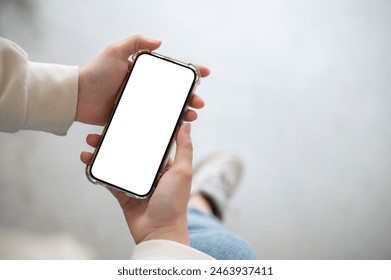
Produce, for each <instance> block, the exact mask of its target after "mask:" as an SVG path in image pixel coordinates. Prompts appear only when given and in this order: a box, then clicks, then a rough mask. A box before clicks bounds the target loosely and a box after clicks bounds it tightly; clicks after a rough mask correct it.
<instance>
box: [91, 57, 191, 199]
mask: <svg viewBox="0 0 391 280" xmlns="http://www.w3.org/2000/svg"><path fill="white" fill-rule="evenodd" d="M194 80H195V73H194V71H193V70H192V69H190V68H188V67H185V66H182V65H179V64H176V63H173V62H170V61H167V60H165V59H162V58H158V57H155V56H153V55H150V54H141V55H140V56H139V57H138V58H137V60H136V62H135V65H134V67H133V69H132V72H131V75H130V77H129V80H128V83H127V85H126V87H125V90H124V92H123V94H122V97H121V98H120V100H119V103H118V106H117V108H116V111H115V114H114V116H113V118H112V120H111V122H110V124H109V127H108V129H107V132H106V135H105V137H104V140H103V142H102V145H101V147H100V149H99V150H98V152H97V155H96V157H95V160H94V162H93V164H92V167H91V174H92V176H93V177H95V178H96V179H98V180H101V181H104V182H106V183H109V184H111V185H114V186H117V187H119V188H122V189H125V190H127V191H130V192H132V193H134V194H136V195H141V196H143V195H146V194H147V193H148V192H149V191H150V189H151V187H152V185H153V182H154V179H155V177H156V174H157V172H158V170H159V166H160V164H161V162H162V159H163V156H164V154H165V152H166V149H167V147H168V144H169V142H170V139H171V136H172V135H173V133H174V131H175V127H176V124H177V121H178V119H179V117H180V115H181V112H182V108H183V106H184V105H185V103H186V100H187V98H188V95H189V94H190V90H191V88H192V84H193V82H194Z"/></svg>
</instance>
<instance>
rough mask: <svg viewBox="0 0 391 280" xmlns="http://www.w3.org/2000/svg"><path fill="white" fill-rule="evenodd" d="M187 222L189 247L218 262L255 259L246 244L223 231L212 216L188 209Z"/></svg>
mask: <svg viewBox="0 0 391 280" xmlns="http://www.w3.org/2000/svg"><path fill="white" fill-rule="evenodd" d="M187 221H188V222H187V223H188V227H189V237H190V245H191V247H193V248H195V249H197V250H199V251H202V252H204V253H206V254H208V255H209V256H212V257H214V258H215V259H218V260H254V259H256V257H255V254H254V252H253V251H252V249H251V248H250V246H249V245H248V243H247V242H246V241H245V240H244V239H242V238H241V237H239V236H237V235H235V234H233V233H231V232H229V231H228V230H227V229H225V228H224V227H223V225H222V224H221V222H220V221H219V220H218V219H217V218H215V217H214V216H210V215H207V214H205V213H203V212H201V211H199V210H197V209H194V208H190V209H188V211H187Z"/></svg>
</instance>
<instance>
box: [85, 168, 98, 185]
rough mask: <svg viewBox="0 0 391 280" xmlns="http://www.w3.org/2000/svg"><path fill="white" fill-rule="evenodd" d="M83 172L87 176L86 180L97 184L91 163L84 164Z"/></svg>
mask: <svg viewBox="0 0 391 280" xmlns="http://www.w3.org/2000/svg"><path fill="white" fill-rule="evenodd" d="M85 173H86V177H87V179H88V181H90V182H91V183H93V184H94V185H98V184H99V181H98V180H97V179H96V178H95V176H94V175H93V174H92V165H91V164H87V165H86V168H85Z"/></svg>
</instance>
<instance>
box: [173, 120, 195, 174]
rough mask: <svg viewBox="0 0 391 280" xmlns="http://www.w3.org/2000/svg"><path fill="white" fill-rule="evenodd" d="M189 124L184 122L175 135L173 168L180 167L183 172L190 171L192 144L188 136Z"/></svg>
mask: <svg viewBox="0 0 391 280" xmlns="http://www.w3.org/2000/svg"><path fill="white" fill-rule="evenodd" d="M190 132H191V125H190V123H184V124H183V125H182V126H181V128H180V129H179V131H178V134H177V137H176V144H177V145H176V153H175V159H174V163H173V166H172V167H173V168H177V167H180V169H181V170H183V171H185V172H190V174H191V172H192V161H193V144H192V142H191V138H190Z"/></svg>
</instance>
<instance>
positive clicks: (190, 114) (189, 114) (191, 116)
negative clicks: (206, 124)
mask: <svg viewBox="0 0 391 280" xmlns="http://www.w3.org/2000/svg"><path fill="white" fill-rule="evenodd" d="M197 118H198V114H197V112H195V111H193V110H187V111H186V113H185V121H187V122H193V121H195V120H196V119H197Z"/></svg>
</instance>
